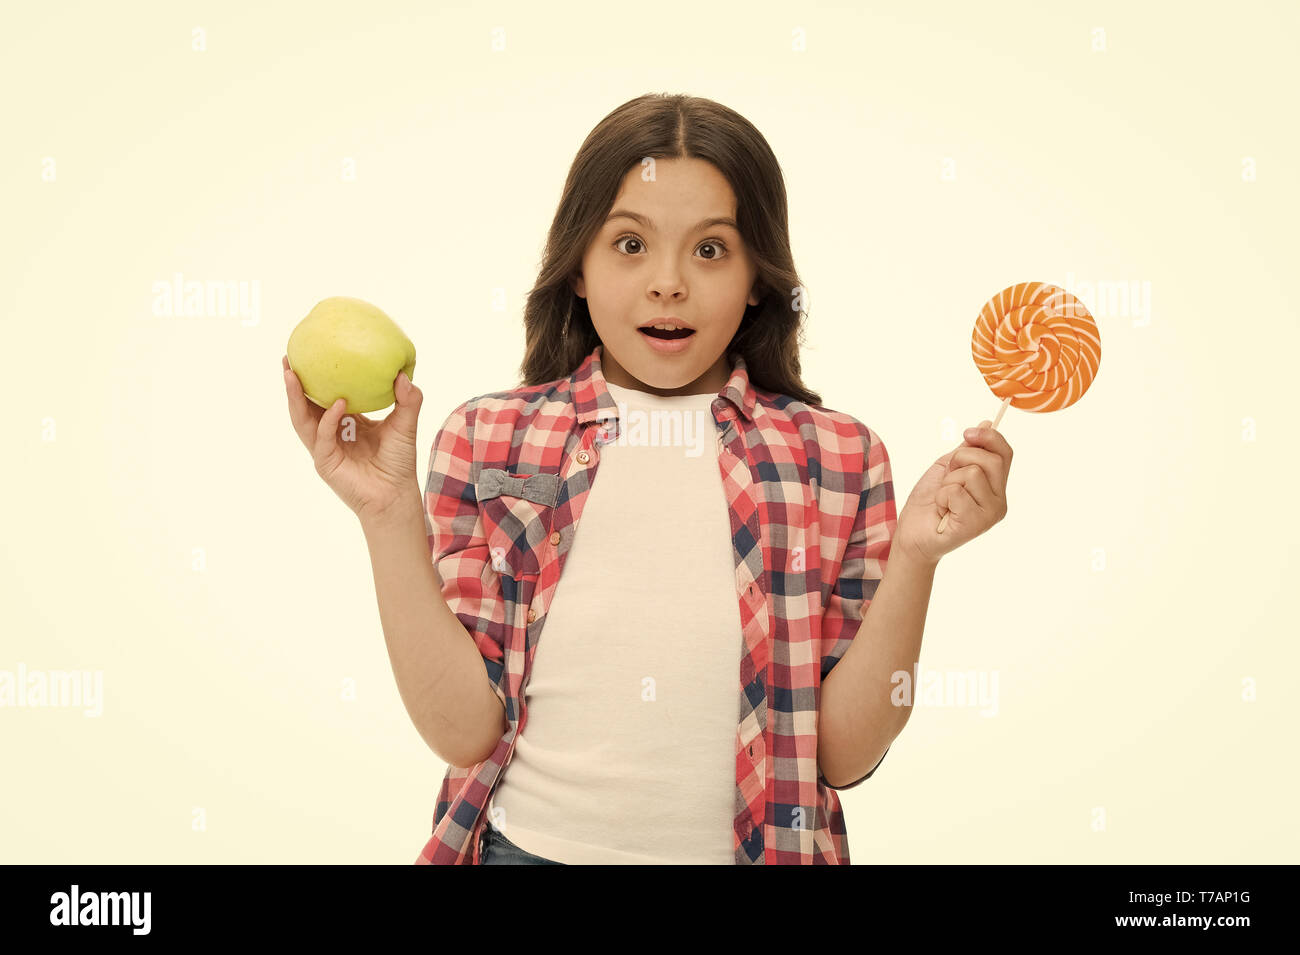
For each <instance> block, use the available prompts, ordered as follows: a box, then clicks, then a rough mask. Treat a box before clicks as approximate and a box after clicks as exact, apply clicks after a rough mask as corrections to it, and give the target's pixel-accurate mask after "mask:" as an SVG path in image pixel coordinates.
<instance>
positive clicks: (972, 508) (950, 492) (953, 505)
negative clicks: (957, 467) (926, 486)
mask: <svg viewBox="0 0 1300 955" xmlns="http://www.w3.org/2000/svg"><path fill="white" fill-rule="evenodd" d="M934 500H935V503H936V504H938V505H939V510H940V511H941V512H943V513H947V514H948V519H949V520H950V521H953V522H954V523H956V524H957V525H958V526H959V527H960V526H961V525H963V524H966V523H968V522H969V521H971V520H972V519H974V517H975V515H976V513H977V512H978V511H979V504H978V503H977V502H976V501H975V499H974V498H973V497H971V496H970V492H969V491H967V490H966V488H964V487H962V486H961V485H960V484H947V485H944V486H943V487H941V488H939V493H938V494H936V495H935V498H934Z"/></svg>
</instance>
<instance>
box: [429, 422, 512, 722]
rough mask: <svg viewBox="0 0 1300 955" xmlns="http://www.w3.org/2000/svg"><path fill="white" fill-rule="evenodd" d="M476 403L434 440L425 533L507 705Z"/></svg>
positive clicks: (454, 604) (446, 590)
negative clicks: (477, 464)
mask: <svg viewBox="0 0 1300 955" xmlns="http://www.w3.org/2000/svg"><path fill="white" fill-rule="evenodd" d="M475 400H476V399H473V398H471V399H469V400H468V401H465V402H463V403H462V404H461V405H460V406H458V407H457V408H456V410H454V411H453V412H452V413H451V414H450V415H449V416H448V417H447V420H446V421H444V422H443V424H442V427H440V428H439V429H438V433H437V435H436V436H435V437H434V439H433V449H432V451H430V453H429V471H428V477H427V479H426V481H425V486H424V519H425V531H426V533H427V536H428V539H429V554H430V557H431V558H432V561H433V566H434V569H435V571H436V572H437V576H438V580H439V583H440V586H441V588H442V596H443V599H444V600H446V601H447V606H448V607H450V608H451V611H452V613H454V614H455V615H456V617H457V619H459V620H460V622H461V623H462V624H464V626H465V629H466V630H467V631H468V632H469V635H470V636H471V637H473V639H474V643H475V644H476V645H477V646H478V650H479V654H480V655H481V656H482V657H483V666H484V668H485V669H486V671H487V677H488V682H489V683H491V685H492V688H493V689H494V690H495V691H496V694H497V697H498V698H499V699H500V700H501V704H502V706H504V705H505V702H506V695H505V679H504V647H505V604H504V601H503V600H502V598H501V589H500V588H501V585H500V582H499V581H498V580H497V576H496V573H495V571H493V570H492V568H491V563H490V554H489V551H488V544H487V539H486V537H485V535H484V530H483V518H482V515H481V513H480V511H479V506H478V498H477V496H476V495H475V493H474V481H473V480H472V465H473V462H474V455H473V450H474V442H473V425H472V414H473V403H474V401H475Z"/></svg>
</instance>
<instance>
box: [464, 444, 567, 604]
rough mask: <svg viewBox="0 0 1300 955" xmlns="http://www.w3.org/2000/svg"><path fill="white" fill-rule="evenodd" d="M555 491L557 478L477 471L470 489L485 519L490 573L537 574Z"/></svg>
mask: <svg viewBox="0 0 1300 955" xmlns="http://www.w3.org/2000/svg"><path fill="white" fill-rule="evenodd" d="M559 488H560V476H559V474H547V473H535V474H514V473H511V472H509V471H506V470H504V469H502V468H482V469H480V471H479V476H478V479H477V480H476V481H475V482H474V491H475V494H477V495H478V504H479V510H480V512H481V513H482V515H483V530H484V534H485V536H486V538H487V544H488V568H489V572H491V573H497V574H506V575H507V576H509V577H514V578H516V579H518V578H525V577H533V578H535V577H537V576H538V574H539V573H540V572H541V549H542V546H543V545H544V544H545V542H546V538H547V536H548V535H549V534H550V532H551V519H552V517H553V515H554V511H555V500H556V497H557V495H558V493H559Z"/></svg>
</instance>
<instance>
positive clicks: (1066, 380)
mask: <svg viewBox="0 0 1300 955" xmlns="http://www.w3.org/2000/svg"><path fill="white" fill-rule="evenodd" d="M970 352H971V357H972V358H974V359H975V367H976V368H978V369H979V372H980V374H981V375H983V376H984V380H985V381H986V382H988V386H989V388H990V389H992V391H993V393H994V394H995V395H997V396H998V397H999V398H1001V399H1002V406H1001V407H1000V408H998V413H997V415H996V417H994V419H993V425H992V427H994V428H996V427H997V426H998V422H999V421H1001V420H1002V415H1003V413H1004V412H1005V411H1006V410H1007V405H1014V406H1015V407H1017V408H1020V409H1022V410H1024V411H1060V410H1061V409H1062V408H1068V407H1069V406H1070V405H1072V404H1074V403H1075V402H1076V401H1078V400H1079V399H1080V398H1082V397H1083V393H1084V392H1085V391H1087V390H1088V386H1089V385H1091V384H1092V379H1093V378H1094V377H1096V375H1097V366H1098V365H1099V364H1100V363H1101V336H1100V335H1099V334H1098V333H1097V323H1096V322H1094V321H1093V320H1092V316H1091V315H1089V314H1088V310H1087V309H1086V308H1084V306H1083V303H1082V302H1080V301H1079V300H1078V299H1077V298H1075V297H1074V296H1073V295H1071V294H1070V293H1069V292H1067V291H1065V290H1064V289H1061V288H1057V287H1056V286H1055V285H1047V284H1046V283H1043V282H1021V283H1020V284H1018V285H1010V286H1008V287H1007V288H1004V289H1003V290H1002V291H1001V292H999V293H998V294H997V295H995V296H993V298H991V299H989V301H988V303H987V304H986V305H985V306H984V308H983V309H982V310H981V311H980V314H979V317H978V318H977V319H975V330H974V331H973V332H971V336H970ZM947 526H948V515H947V514H945V515H944V516H943V520H941V521H940V522H939V533H941V534H942V533H943V529H944V528H945V527H947Z"/></svg>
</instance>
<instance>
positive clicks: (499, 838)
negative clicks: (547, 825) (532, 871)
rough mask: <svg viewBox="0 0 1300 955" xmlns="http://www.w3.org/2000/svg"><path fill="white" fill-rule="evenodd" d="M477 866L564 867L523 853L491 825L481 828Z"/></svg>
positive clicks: (529, 853) (561, 863)
mask: <svg viewBox="0 0 1300 955" xmlns="http://www.w3.org/2000/svg"><path fill="white" fill-rule="evenodd" d="M479 864H480V865H564V863H563V862H552V861H551V860H550V859H543V858H542V857H541V856H535V855H533V854H532V853H531V852H525V851H524V850H523V849H521V848H519V847H518V846H517V845H515V844H514V843H513V842H511V841H510V840H509V839H507V838H506V837H505V836H503V835H502V834H501V833H500V832H498V831H497V830H496V829H493V828H492V826H491V824H489V825H487V826H484V827H483V843H482V846H481V847H480V849H479Z"/></svg>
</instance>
